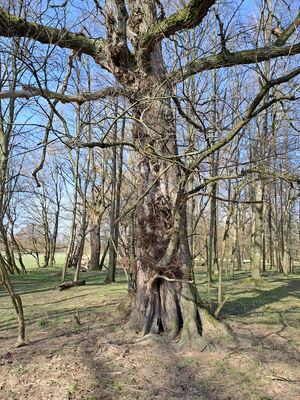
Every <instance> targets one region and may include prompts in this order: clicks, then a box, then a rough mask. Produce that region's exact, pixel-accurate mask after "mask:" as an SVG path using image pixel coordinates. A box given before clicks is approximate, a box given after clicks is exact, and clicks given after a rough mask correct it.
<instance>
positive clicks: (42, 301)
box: [0, 253, 300, 335]
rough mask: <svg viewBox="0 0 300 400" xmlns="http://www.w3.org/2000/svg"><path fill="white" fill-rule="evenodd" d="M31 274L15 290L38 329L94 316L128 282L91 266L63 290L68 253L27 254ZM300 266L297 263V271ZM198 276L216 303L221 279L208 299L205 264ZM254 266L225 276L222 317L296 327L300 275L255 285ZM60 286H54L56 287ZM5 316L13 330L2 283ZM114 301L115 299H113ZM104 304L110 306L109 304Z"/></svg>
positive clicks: (271, 275)
mask: <svg viewBox="0 0 300 400" xmlns="http://www.w3.org/2000/svg"><path fill="white" fill-rule="evenodd" d="M24 260H25V261H26V267H27V270H28V274H27V275H13V276H11V280H12V283H13V286H14V289H15V290H16V292H17V293H18V294H20V295H21V297H22V300H23V304H24V312H25V318H26V320H27V323H28V322H29V324H30V323H34V324H35V326H34V329H35V328H36V327H38V328H47V326H49V325H51V324H52V325H53V324H61V323H63V322H64V321H66V320H67V321H69V320H70V319H71V318H72V317H73V315H74V314H75V312H76V308H77V307H78V309H79V314H80V319H82V318H83V319H84V318H86V317H90V316H92V315H93V313H94V312H95V310H96V308H97V306H95V304H97V302H99V300H106V302H107V309H109V307H110V303H111V300H112V299H120V298H122V297H123V296H124V295H125V293H126V290H127V283H126V279H125V276H124V274H123V271H122V270H117V275H116V278H117V284H115V285H104V284H103V282H104V280H105V276H106V271H101V272H100V271H88V272H85V273H82V274H81V277H82V278H83V279H85V280H86V286H81V287H78V288H76V290H73V289H71V290H66V291H63V292H58V291H57V290H56V287H57V286H58V285H59V284H60V279H61V265H62V263H63V260H64V255H63V254H62V253H59V254H58V255H57V257H56V260H57V265H56V266H55V267H54V268H52V269H44V268H37V267H36V266H34V265H33V263H32V257H31V256H25V257H24ZM299 269H300V268H299V267H298V266H296V267H295V270H296V271H295V272H298V270H299ZM72 277H73V271H71V272H70V271H68V273H67V280H71V279H72ZM195 278H196V282H197V283H198V290H199V292H200V295H201V297H202V298H203V299H204V300H206V301H208V300H209V302H210V303H211V304H212V307H213V308H216V305H217V284H218V283H217V279H216V280H214V281H213V282H212V285H211V296H210V299H208V298H207V292H206V273H205V268H204V267H199V266H197V267H196V270H195ZM248 278H249V271H238V272H236V273H235V276H234V277H232V278H228V277H224V278H223V294H224V296H225V295H229V300H228V301H227V302H226V303H225V305H224V306H223V309H222V311H221V318H222V319H225V320H226V319H231V320H232V319H234V318H239V317H249V316H250V315H252V316H256V318H257V319H258V320H261V321H264V322H266V321H267V323H268V324H278V323H280V324H284V325H286V327H287V328H288V329H291V328H297V326H299V325H300V321H299V315H298V311H299V308H298V307H299V304H298V299H299V295H300V279H299V275H297V274H293V275H290V276H288V277H285V276H283V275H282V274H279V273H276V272H272V271H269V272H267V273H266V274H265V276H264V277H263V284H262V285H261V286H260V287H255V286H253V285H251V284H250V283H249V281H248ZM54 289H55V290H54ZM0 299H1V305H0V310H1V316H0V335H1V332H5V331H7V329H8V330H10V329H15V327H16V323H15V316H14V312H13V309H12V306H11V303H10V299H9V298H8V296H7V294H6V292H4V290H3V288H2V287H0ZM113 301H115V300H113ZM104 309H105V307H104Z"/></svg>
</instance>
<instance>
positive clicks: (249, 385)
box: [0, 256, 300, 400]
mask: <svg viewBox="0 0 300 400" xmlns="http://www.w3.org/2000/svg"><path fill="white" fill-rule="evenodd" d="M58 259H59V258H58V257H57V260H58ZM60 260H63V257H61V256H60ZM61 264H62V261H61ZM245 267H246V268H247V267H248V266H245ZM27 268H28V274H27V275H14V276H12V277H11V278H12V283H13V286H14V288H15V290H16V292H17V293H19V294H21V296H22V301H23V305H24V313H25V319H26V329H27V336H28V338H29V339H30V338H35V340H36V343H38V342H39V341H40V342H41V343H44V344H43V345H44V346H45V350H44V351H45V355H48V354H49V357H50V358H49V360H51V359H52V358H51V357H54V358H53V359H54V360H55V357H60V356H61V352H62V351H66V352H67V351H68V350H67V347H66V345H65V344H64V343H65V342H62V340H60V341H58V342H56V340H59V338H60V339H62V338H65V341H66V342H68V341H69V340H70V339H69V337H77V336H78V337H79V335H80V334H81V335H83V338H85V337H87V335H88V331H89V329H90V330H94V331H96V332H100V335H101V332H105V329H107V327H108V328H109V327H110V326H112V325H113V324H115V322H114V321H113V320H112V319H111V318H110V315H111V314H112V313H113V310H114V308H115V306H116V305H117V304H118V303H119V302H120V300H121V299H122V298H123V296H125V294H126V292H127V282H126V279H125V276H124V274H123V271H122V270H119V269H118V270H117V275H116V279H117V282H116V284H114V285H104V284H103V282H104V280H105V277H106V271H100V272H99V271H88V272H85V273H81V277H82V278H83V279H85V280H86V286H80V287H76V288H73V289H70V290H65V291H62V292H59V291H58V290H57V286H58V285H59V284H60V279H61V265H59V264H58V263H57V265H56V266H55V267H54V268H52V269H45V268H36V267H35V266H34V265H33V264H31V262H29V264H28V265H27ZM73 272H74V271H73V270H72V271H70V270H68V274H67V280H71V279H72V277H73ZM299 273H300V265H297V266H296V267H295V274H293V275H290V276H288V277H285V276H283V275H282V274H279V273H277V272H273V271H268V272H267V273H265V274H264V276H263V282H262V285H260V286H259V287H256V286H254V285H253V284H251V282H250V281H249V276H250V273H249V271H247V270H243V271H238V272H236V273H235V276H234V277H233V278H228V277H225V276H224V278H223V295H224V296H225V295H228V296H229V299H228V301H227V302H226V303H225V305H224V307H223V309H222V311H221V314H220V316H221V319H222V320H224V321H225V322H226V323H227V324H228V326H229V328H230V330H231V331H232V333H233V336H232V339H231V340H232V343H229V346H231V348H234V349H237V348H238V351H236V350H234V351H233V352H232V353H230V357H229V356H228V357H227V356H226V357H222V358H221V359H220V357H218V358H216V359H215V361H214V359H213V358H212V359H210V358H209V359H205V360H204V364H203V361H200V359H199V357H200V356H201V355H202V354H203V355H204V353H200V355H199V354H197V353H187V354H185V355H183V356H182V358H179V359H178V362H177V364H176V365H177V368H178V370H180V373H182V374H189V371H190V370H192V371H197V370H199V371H200V372H201V377H200V376H199V379H200V380H199V385H200V386H201V387H202V388H204V389H205V390H206V389H207V390H210V388H212V387H214V388H217V389H216V393H221V392H222V393H223V392H224V393H223V394H224V396H223V397H222V398H228V399H229V398H231V399H236V398H237V397H236V394H237V393H238V392H239V393H240V396H242V397H240V398H245V399H249V400H250V399H253V400H254V399H257V400H258V399H260V400H262V399H268V398H270V399H271V398H273V397H268V395H267V394H266V393H261V390H262V388H264V385H265V386H266V387H269V386H270V387H271V385H273V384H274V382H276V380H275V381H273V380H270V379H271V378H270V379H269V378H267V377H268V376H271V377H273V378H274V377H275V378H276V376H277V375H278V376H279V377H280V376H288V377H290V378H291V377H292V378H293V372H294V370H295V364H296V358H297V351H296V348H297V346H299V345H300V342H299V335H298V330H299V326H300V315H299V297H300V277H299ZM195 277H196V282H197V284H198V289H199V292H200V295H201V297H202V298H203V299H204V301H206V302H208V301H209V302H210V303H211V304H212V307H213V309H215V308H216V305H217V284H218V282H217V279H215V280H214V281H213V282H212V285H211V296H210V299H208V298H207V283H206V281H207V279H206V273H205V267H203V266H197V267H196V270H195ZM77 309H78V313H79V319H80V325H77V324H75V318H74V317H75V316H76V314H77ZM99 310H101V312H99ZM118 325H119V324H118ZM16 328H17V323H16V319H15V314H14V311H13V309H12V305H11V302H10V299H9V297H8V296H7V294H6V292H4V290H3V288H1V287H0V340H1V339H6V338H8V337H9V338H16ZM72 335H73V336H72ZM76 335H77V336H76ZM49 337H51V338H52V343H53V347H52V348H50V347H49V348H47V344H48V341H49ZM236 337H238V345H237V344H236V343H237V342H236V340H235V339H236ZM72 340H75V339H72ZM110 340H112V343H114V340H117V339H116V337H115V336H114V331H112V336H111V337H110ZM58 343H60V344H58ZM71 343H72V342H71ZM82 343H83V344H84V343H85V339H83V341H82ZM104 346H105V344H104ZM234 346H238V347H234ZM92 347H93V349H94V344H92ZM112 348H113V350H114V344H113V346H112ZM33 349H34V347H33ZM62 349H65V350H62ZM74 351H76V348H75V350H74ZM93 351H94V350H93ZM96 351H97V349H95V352H96ZM131 351H133V350H130V353H129V354H131ZM101 354H102V353H101ZM113 354H114V353H113ZM125 354H127V353H125ZM74 357H75V356H74ZM76 357H77V355H76ZM101 357H102V356H101ZM126 357H127V355H126V356H125V358H121V362H123V361H124V360H126ZM209 357H210V356H209ZM74 359H77V358H74ZM88 360H89V359H88ZM47 362H48V361H47ZM209 363H210V364H209ZM136 365H137V366H138V365H139V364H136ZM203 365H205V368H204V369H202V366H203ZM169 366H170V363H169V362H167V361H164V360H161V361H160V362H159V368H160V371H164V372H163V373H165V374H166V376H168V374H169V368H170V367H169ZM270 366H271V367H270ZM31 368H33V367H31ZM97 368H98V370H97V371H98V372H97V373H96V374H95V379H97V380H95V383H94V384H93V385H94V386H95V388H93V387H91V388H90V390H94V389H95V390H96V389H97V388H98V389H99V390H100V391H101V390H106V391H108V392H109V393H114V396H115V397H114V398H118V397H117V394H116V393H119V394H118V396H119V395H120V396H123V393H124V392H126V390H128V385H129V384H128V379H129V378H130V377H133V378H136V374H137V372H136V368H134V369H132V368H133V367H132V364H130V365H129V366H127V369H126V371H127V372H126V373H127V375H128V379H127V380H125V379H123V375H121V376H120V375H118V374H117V375H116V378H117V379H115V378H114V376H115V375H114V373H115V372H114V371H116V370H118V368H119V364H118V362H115V360H113V362H112V360H111V362H110V364H106V371H107V372H108V374H109V373H111V374H112V375H109V376H106V375H103V365H102V363H100V364H99V366H97ZM130 368H131V369H132V370H130ZM268 368H271V372H269V369H268ZM27 373H28V367H27V364H26V360H24V359H23V360H18V362H17V363H16V364H14V366H13V367H11V374H13V375H14V376H17V377H20V376H22V377H24V376H25V377H26V374H27ZM32 373H33V372H32ZM98 374H99V375H98ZM49 378H50V376H49V377H47V379H49ZM120 378H121V379H120ZM292 378H291V379H292ZM52 379H54V381H55V377H54V376H53V377H52ZM93 379H94V378H93ZM268 379H269V380H268ZM279 383H280V385H282V384H283V383H282V381H279ZM83 385H84V384H83V382H82V381H80V380H79V381H78V382H77V376H76V375H75V376H71V377H70V378H69V382H68V384H67V385H65V386H64V396H65V397H64V398H70V399H72V398H74V399H75V398H76V395H77V394H78V393H81V390H83V389H82V387H83ZM48 386H49V385H48ZM50 386H51V385H50ZM52 386H53V387H54V386H55V385H52ZM98 389H97V390H98ZM138 390H139V389H138ZM141 390H143V388H142V389H141ZM172 390H173V389H172ZM284 390H286V388H285V389H284ZM88 393H89V392H88ZM149 393H150V392H149ZM287 393H288V394H287V396H289V395H290V396H291V394H290V393H292V392H287ZM78 395H79V394H78ZM85 396H86V397H85V398H87V399H92V398H93V393H91V394H86V395H85ZM94 397H95V398H97V396H94ZM112 398H113V397H112ZM121 398H122V397H121ZM124 398H126V397H124ZM127 398H130V397H127ZM149 398H151V396H150V397H149ZM216 398H218V397H217V395H216ZM240 398H239V399H240ZM277 398H278V397H276V396H275V397H274V399H277ZM287 398H288V397H287ZM290 398H292V397H290Z"/></svg>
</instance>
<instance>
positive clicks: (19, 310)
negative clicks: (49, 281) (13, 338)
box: [0, 253, 26, 346]
mask: <svg viewBox="0 0 300 400" xmlns="http://www.w3.org/2000/svg"><path fill="white" fill-rule="evenodd" d="M0 272H1V284H2V286H3V287H4V289H6V291H7V292H8V294H9V296H10V298H11V301H12V304H13V307H14V309H15V312H16V316H17V321H18V339H17V345H18V346H22V345H24V344H26V341H25V319H24V313H23V306H22V301H21V297H20V296H19V295H18V294H16V293H15V292H14V289H13V287H12V284H11V281H10V279H9V275H8V273H7V271H6V266H5V262H4V260H3V257H2V255H1V253H0Z"/></svg>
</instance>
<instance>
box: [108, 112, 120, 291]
mask: <svg viewBox="0 0 300 400" xmlns="http://www.w3.org/2000/svg"><path fill="white" fill-rule="evenodd" d="M117 110H118V107H117V106H116V114H117ZM117 129H118V127H117V124H116V125H115V132H114V140H116V139H117ZM124 134H125V118H123V119H122V127H121V138H120V140H121V142H122V141H123V140H124ZM122 173H123V146H120V152H119V157H118V165H117V152H116V148H114V152H113V168H112V196H111V203H112V206H111V214H110V244H109V262H108V270H107V276H106V279H105V283H112V282H115V276H116V268H117V256H118V243H119V222H118V218H119V217H120V205H121V185H122Z"/></svg>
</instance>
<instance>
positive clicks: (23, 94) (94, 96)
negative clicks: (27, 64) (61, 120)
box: [0, 85, 128, 104]
mask: <svg viewBox="0 0 300 400" xmlns="http://www.w3.org/2000/svg"><path fill="white" fill-rule="evenodd" d="M126 95H128V92H127V91H126V90H124V89H122V88H119V87H106V88H104V89H102V90H99V91H97V92H86V93H82V94H78V95H66V94H63V93H56V92H52V91H51V90H48V89H39V88H36V87H34V86H29V85H23V90H16V91H12V90H8V91H5V92H0V99H16V98H25V99H29V98H30V97H36V96H43V97H47V98H48V99H55V100H58V101H61V102H62V103H78V104H83V103H85V102H86V101H93V100H99V99H103V98H105V97H117V96H126Z"/></svg>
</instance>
